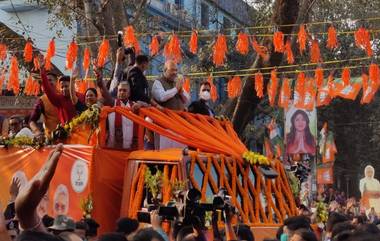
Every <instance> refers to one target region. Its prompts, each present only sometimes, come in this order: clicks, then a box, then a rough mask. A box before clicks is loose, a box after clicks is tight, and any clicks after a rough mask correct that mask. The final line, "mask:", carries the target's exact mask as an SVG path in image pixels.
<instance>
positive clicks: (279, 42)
mask: <svg viewBox="0 0 380 241" xmlns="http://www.w3.org/2000/svg"><path fill="white" fill-rule="evenodd" d="M273 46H274V51H275V52H278V53H282V52H284V34H283V33H282V32H281V31H277V32H275V33H274V35H273Z"/></svg>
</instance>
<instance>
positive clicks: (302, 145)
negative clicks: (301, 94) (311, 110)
mask: <svg viewBox="0 0 380 241" xmlns="http://www.w3.org/2000/svg"><path fill="white" fill-rule="evenodd" d="M290 122H291V127H290V131H289V133H288V134H287V135H286V144H287V146H286V153H287V154H306V153H307V154H312V155H315V151H316V143H315V138H314V136H313V134H312V133H311V131H310V126H309V123H310V120H309V117H308V115H307V114H306V112H305V111H303V110H297V111H295V112H294V114H293V115H292V117H291V120H290Z"/></svg>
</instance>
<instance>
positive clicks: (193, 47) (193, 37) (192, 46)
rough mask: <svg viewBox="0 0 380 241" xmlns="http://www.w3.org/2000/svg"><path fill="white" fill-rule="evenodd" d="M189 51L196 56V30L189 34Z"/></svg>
mask: <svg viewBox="0 0 380 241" xmlns="http://www.w3.org/2000/svg"><path fill="white" fill-rule="evenodd" d="M189 50H190V52H191V53H192V54H197V51H198V33H197V31H196V30H193V31H192V32H191V37H190V41H189Z"/></svg>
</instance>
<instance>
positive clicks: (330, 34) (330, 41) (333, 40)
mask: <svg viewBox="0 0 380 241" xmlns="http://www.w3.org/2000/svg"><path fill="white" fill-rule="evenodd" d="M326 47H327V48H328V49H331V50H332V49H335V48H336V47H338V38H337V36H336V30H335V28H334V25H330V27H329V29H328V30H327V45H326Z"/></svg>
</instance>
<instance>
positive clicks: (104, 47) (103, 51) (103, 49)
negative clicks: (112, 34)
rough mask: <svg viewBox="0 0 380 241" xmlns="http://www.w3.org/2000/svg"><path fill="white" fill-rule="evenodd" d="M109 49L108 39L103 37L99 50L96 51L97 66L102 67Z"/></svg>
mask: <svg viewBox="0 0 380 241" xmlns="http://www.w3.org/2000/svg"><path fill="white" fill-rule="evenodd" d="M109 50H110V42H109V41H108V39H105V38H104V39H103V41H102V43H101V44H100V46H99V51H98V58H97V60H98V61H97V64H98V67H99V68H102V67H104V64H105V63H106V60H107V57H108V54H109Z"/></svg>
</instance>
